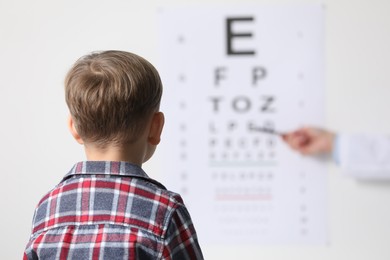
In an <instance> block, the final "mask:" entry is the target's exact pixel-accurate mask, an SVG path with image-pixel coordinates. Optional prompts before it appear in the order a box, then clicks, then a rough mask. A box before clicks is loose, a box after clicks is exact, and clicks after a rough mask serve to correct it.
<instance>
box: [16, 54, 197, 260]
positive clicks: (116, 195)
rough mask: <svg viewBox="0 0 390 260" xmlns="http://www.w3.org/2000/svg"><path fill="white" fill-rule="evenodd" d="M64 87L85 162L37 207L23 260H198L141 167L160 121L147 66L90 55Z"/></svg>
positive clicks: (182, 215)
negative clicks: (83, 150) (85, 157)
mask: <svg viewBox="0 0 390 260" xmlns="http://www.w3.org/2000/svg"><path fill="white" fill-rule="evenodd" d="M150 74H153V75H150ZM141 83H142V84H141ZM153 84H155V86H154V85H153ZM137 88H138V89H137ZM143 88H146V89H147V90H146V92H145V91H144V89H143ZM153 88H156V91H154V89H153ZM65 89H66V95H67V104H68V106H69V109H70V111H71V117H70V120H69V127H70V130H71V133H72V135H73V136H74V138H75V139H76V140H77V141H78V142H79V143H80V144H83V145H84V149H85V151H86V155H87V158H88V161H85V162H79V163H77V164H76V165H74V167H73V168H72V169H71V171H70V172H69V173H68V174H67V175H66V176H65V177H64V179H63V180H62V181H61V182H60V184H58V185H57V186H56V187H55V188H54V189H53V190H52V191H50V192H49V193H48V194H46V195H45V196H44V197H43V198H42V200H41V201H40V202H39V204H38V206H37V208H36V211H35V214H34V219H33V230H32V235H31V237H30V241H29V243H28V244H27V247H26V250H25V254H24V259H110V260H111V259H203V256H202V252H201V249H200V247H199V244H198V239H197V235H196V232H195V229H194V226H193V224H192V221H191V218H190V215H189V213H188V211H187V209H186V207H185V205H184V203H183V201H182V199H181V197H180V195H178V194H176V193H173V192H170V191H167V190H166V189H165V187H164V186H163V185H161V184H160V183H158V182H157V181H155V180H152V179H151V178H149V177H148V175H147V174H146V173H145V172H144V171H143V170H142V168H141V165H142V163H143V162H145V161H146V160H148V159H149V158H150V157H151V156H152V155H153V153H154V150H155V147H156V146H157V144H158V143H159V141H160V135H161V131H162V127H163V122H164V118H163V115H162V113H161V112H158V107H159V102H160V98H161V92H162V91H161V82H159V77H158V74H157V72H156V71H155V69H154V67H152V65H151V64H149V63H148V62H147V61H145V60H144V59H142V58H141V57H139V56H136V55H134V54H131V53H126V52H119V51H109V52H103V53H101V54H99V53H98V54H93V55H91V56H87V57H86V58H84V59H81V60H80V61H78V62H77V63H76V64H75V65H74V67H73V68H72V69H71V71H70V72H69V74H68V77H67V80H66V83H65ZM156 93H157V94H156ZM149 98H150V100H148V99H149ZM107 117H109V118H107Z"/></svg>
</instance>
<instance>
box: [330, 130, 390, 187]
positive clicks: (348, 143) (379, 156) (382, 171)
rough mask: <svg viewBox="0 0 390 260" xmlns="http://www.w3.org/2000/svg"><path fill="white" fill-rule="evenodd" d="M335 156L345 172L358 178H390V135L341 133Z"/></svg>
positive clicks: (336, 144) (336, 143) (336, 141)
mask: <svg viewBox="0 0 390 260" xmlns="http://www.w3.org/2000/svg"><path fill="white" fill-rule="evenodd" d="M334 147H335V150H334V153H333V157H334V158H335V161H336V163H338V164H339V165H340V167H341V169H342V172H343V174H345V175H348V176H351V177H354V178H358V179H372V180H381V179H387V180H390V137H389V136H386V135H367V134H354V135H347V134H339V135H338V136H337V138H336V140H335V146H334Z"/></svg>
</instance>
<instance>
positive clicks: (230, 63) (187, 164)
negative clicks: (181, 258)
mask: <svg viewBox="0 0 390 260" xmlns="http://www.w3.org/2000/svg"><path fill="white" fill-rule="evenodd" d="M158 18H159V19H158V23H159V55H160V58H161V62H160V63H159V64H158V66H157V67H158V69H159V71H160V75H161V77H162V81H163V84H164V94H163V100H162V105H161V110H162V111H163V112H164V113H165V116H166V124H165V129H164V132H163V136H162V143H161V145H160V146H159V155H161V157H162V174H163V176H164V184H165V185H166V186H167V187H168V189H170V190H173V191H176V192H178V193H180V194H181V195H182V197H183V199H184V201H185V204H186V205H187V207H188V209H189V211H190V214H191V216H192V219H193V221H194V224H195V228H196V230H197V232H198V235H199V239H200V241H201V243H202V244H203V245H205V244H234V245H240V244H243V245H245V244H258V245H262V244H263V245H267V244H268V245H278V244H285V245H289V244H290V245H292V244H317V245H318V244H325V243H326V242H327V232H326V231H327V228H326V227H327V223H326V219H327V216H326V214H327V210H326V167H325V165H324V164H323V162H320V161H319V160H315V159H313V158H307V157H303V156H301V155H300V154H298V153H296V152H293V151H292V150H290V149H289V148H288V147H287V146H286V145H285V144H284V143H283V141H282V140H281V138H280V136H278V135H277V134H278V133H280V132H284V131H291V130H294V129H296V128H298V127H301V126H303V125H315V126H323V122H324V9H323V7H322V6H320V5H298V6H283V5H281V6H262V5H251V6H245V5H244V6H228V5H225V6H219V7H215V6H214V7H213V6H207V5H205V6H196V7H193V8H192V7H187V8H184V7H182V8H162V9H161V10H159V12H158Z"/></svg>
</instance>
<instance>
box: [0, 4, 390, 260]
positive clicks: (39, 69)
mask: <svg viewBox="0 0 390 260" xmlns="http://www.w3.org/2000/svg"><path fill="white" fill-rule="evenodd" d="M198 3H203V4H209V3H215V4H223V5H230V4H244V3H258V4H286V3H289V4H297V3H319V1H314V0H313V1H309V0H307V1H298V0H291V1H288V0H285V1H283V0H274V1H271V0H268V1H266V0H257V1H241V0H231V1H228V0H224V1H217V0H207V1H206V0H198V1H195V0H193V1H191V0H188V1H179V0H176V1H174V0H170V1H164V2H163V1H157V0H144V1H131V0H126V1H125V0H123V1H119V0H112V1H90V0H88V1H87V0H86V1H74V0H71V1H64V0H61V1H49V0H45V1H43V0H37V1H27V0H15V1H5V0H0V120H1V123H0V137H1V151H0V160H1V177H0V178H1V189H0V192H1V193H0V203H1V204H0V209H1V213H0V229H1V231H2V232H1V236H0V245H1V250H0V258H1V259H21V257H22V253H23V249H24V246H25V244H26V242H27V240H28V236H29V233H30V226H31V219H32V214H33V211H34V207H35V205H36V203H37V202H38V200H39V199H40V198H41V196H42V195H43V194H44V193H45V192H47V191H48V190H49V189H50V188H51V187H52V186H53V185H54V184H56V183H57V182H58V181H59V180H60V179H61V178H62V176H63V175H64V174H65V173H66V172H67V171H68V170H69V169H70V167H71V166H72V165H73V163H75V162H76V161H79V160H83V159H84V155H83V151H82V147H80V146H79V145H77V144H76V143H75V142H74V141H73V140H72V139H71V136H70V134H68V131H67V128H66V118H67V113H68V112H67V109H66V105H65V102H64V97H63V96H64V95H63V78H64V76H65V73H66V71H67V70H68V69H69V67H70V66H71V65H72V63H73V62H74V61H75V60H76V59H77V58H78V57H80V56H81V55H83V54H86V53H87V52H89V51H92V50H103V49H122V50H128V51H132V52H135V53H138V54H140V55H141V56H144V57H145V58H147V59H148V60H150V61H151V62H152V63H154V64H157V62H158V59H159V57H158V52H157V46H158V42H157V28H158V27H157V24H156V23H157V8H158V7H159V6H175V5H179V4H180V5H181V6H183V5H184V6H186V5H188V6H191V4H198ZM324 4H325V5H326V44H325V46H326V98H327V100H326V106H327V108H326V112H327V126H328V127H329V128H330V129H334V130H338V131H342V132H374V133H389V134H390V120H389V119H390V115H389V113H388V111H390V102H389V99H390V78H389V76H388V75H389V72H388V71H389V69H390V47H389V46H390V16H389V15H388V13H389V11H390V1H388V0H355V1H350V0H328V1H326V2H325V3H324ZM145 169H146V171H147V172H148V173H149V174H150V175H151V176H152V177H154V178H156V179H161V178H160V176H161V172H160V171H159V156H158V153H157V154H156V156H155V158H153V159H152V160H151V161H150V162H148V163H147V164H145ZM162 181H163V180H162ZM328 187H329V193H328V194H329V195H328V196H329V197H328V201H329V216H328V218H329V231H330V236H329V244H328V245H326V246H288V247H278V246H273V247H271V246H263V247H260V246H253V245H251V246H239V247H234V246H229V247H224V246H219V247H214V246H213V247H211V246H208V245H205V244H202V248H203V251H204V255H205V258H206V259H238V258H240V259H271V260H274V259H303V260H305V259H310V260H311V259H316V260H317V259H335V260H338V259H354V260H356V259H362V260H363V259H376V260H381V259H390V247H389V241H390V225H389V219H390V183H384V182H381V183H375V182H359V181H356V180H353V179H349V178H346V177H343V176H342V175H341V172H340V170H339V169H338V168H337V167H336V166H334V165H330V166H329V182H328Z"/></svg>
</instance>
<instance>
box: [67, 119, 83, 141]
mask: <svg viewBox="0 0 390 260" xmlns="http://www.w3.org/2000/svg"><path fill="white" fill-rule="evenodd" d="M68 128H69V131H70V133H71V134H72V136H73V138H74V139H75V140H76V141H77V142H78V143H79V144H84V141H83V139H81V137H80V135H79V133H78V132H77V130H76V127H75V126H74V122H73V118H72V116H71V115H69V117H68Z"/></svg>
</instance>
